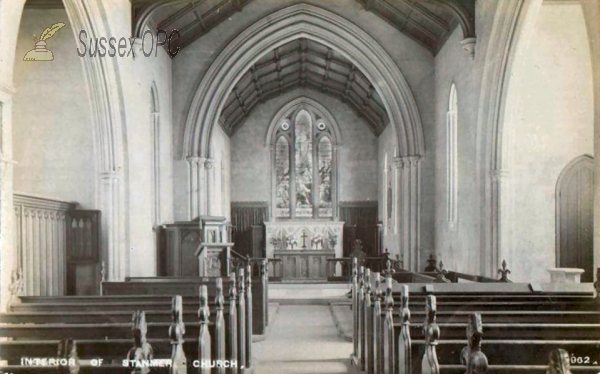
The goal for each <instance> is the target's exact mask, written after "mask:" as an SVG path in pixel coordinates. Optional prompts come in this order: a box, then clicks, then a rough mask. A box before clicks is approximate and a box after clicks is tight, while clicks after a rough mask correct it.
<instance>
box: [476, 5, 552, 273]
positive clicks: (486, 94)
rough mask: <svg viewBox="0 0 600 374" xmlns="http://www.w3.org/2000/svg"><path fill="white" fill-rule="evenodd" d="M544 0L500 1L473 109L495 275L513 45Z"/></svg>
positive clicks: (487, 245)
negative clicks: (505, 126) (504, 119)
mask: <svg viewBox="0 0 600 374" xmlns="http://www.w3.org/2000/svg"><path fill="white" fill-rule="evenodd" d="M541 4H542V0H532V1H524V0H507V1H502V2H498V5H497V8H496V12H495V17H494V22H493V25H492V31H491V34H490V39H489V42H488V46H487V51H486V55H485V57H484V58H485V63H484V70H483V76H482V84H481V92H480V95H479V112H478V114H477V158H476V164H477V166H476V168H477V169H476V170H477V173H478V185H479V188H480V195H479V198H480V203H479V206H480V207H481V208H480V209H481V211H480V212H481V214H480V215H481V217H483V219H482V220H480V223H481V226H480V228H479V233H480V243H481V253H477V254H475V253H473V254H474V255H478V256H479V258H474V259H473V261H474V262H477V263H478V264H479V271H480V274H482V275H487V276H495V275H496V272H497V270H498V267H499V266H500V262H501V261H502V258H501V257H502V254H501V253H500V237H501V235H500V230H501V227H500V209H501V202H500V191H501V182H502V179H504V178H505V177H506V175H507V171H506V170H504V169H503V168H502V142H503V140H502V135H503V126H502V123H503V115H504V105H505V102H506V100H505V99H506V92H507V88H508V85H509V83H510V70H511V68H512V65H513V60H514V56H515V54H516V52H517V47H518V46H519V45H523V44H524V43H522V42H523V41H525V40H527V39H528V37H529V35H530V34H531V32H532V31H533V26H534V25H535V20H536V18H537V15H538V13H539V9H540V7H541Z"/></svg>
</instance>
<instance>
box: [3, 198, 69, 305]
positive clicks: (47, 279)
mask: <svg viewBox="0 0 600 374" xmlns="http://www.w3.org/2000/svg"><path fill="white" fill-rule="evenodd" d="M73 207H74V204H73V203H68V202H63V201H58V200H51V199H45V198H40V197H33V196H26V195H21V194H15V195H14V208H15V225H16V227H15V233H16V235H17V238H16V241H15V242H16V243H17V251H18V257H19V264H18V266H19V267H20V268H22V269H23V278H24V280H23V281H24V288H23V294H25V295H41V296H54V295H64V294H65V291H66V289H65V284H66V279H65V278H66V277H65V275H66V271H65V270H66V269H65V265H66V256H67V240H66V233H67V225H68V215H67V212H68V211H69V209H71V208H73Z"/></svg>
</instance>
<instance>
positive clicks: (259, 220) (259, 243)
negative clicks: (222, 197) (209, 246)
mask: <svg viewBox="0 0 600 374" xmlns="http://www.w3.org/2000/svg"><path fill="white" fill-rule="evenodd" d="M268 214H269V205H268V204H267V202H263V201H259V202H232V203H231V225H232V226H233V234H232V235H233V240H232V241H233V243H235V245H234V247H233V249H234V250H235V251H236V252H238V253H240V254H243V255H249V256H251V257H264V253H263V251H264V248H265V239H264V238H265V234H264V222H265V221H267V220H268V219H269V216H268Z"/></svg>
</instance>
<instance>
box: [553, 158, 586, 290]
mask: <svg viewBox="0 0 600 374" xmlns="http://www.w3.org/2000/svg"><path fill="white" fill-rule="evenodd" d="M593 198H594V159H593V158H592V157H590V156H587V155H584V156H580V157H577V158H576V159H574V160H573V161H571V162H570V163H569V164H568V165H567V166H566V167H565V168H564V169H563V171H562V172H561V174H560V176H559V177H558V182H557V184H556V265H557V266H558V267H564V268H580V269H583V270H585V272H584V273H583V274H582V275H581V281H582V282H592V281H593V263H594V258H593V245H594V241H593V226H594V219H593V217H594V215H593V214H594V212H593V207H594V201H593Z"/></svg>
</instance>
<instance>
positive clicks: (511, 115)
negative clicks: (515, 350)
mask: <svg viewBox="0 0 600 374" xmlns="http://www.w3.org/2000/svg"><path fill="white" fill-rule="evenodd" d="M522 51H523V52H522V53H521V54H517V55H516V56H515V63H514V65H513V70H512V76H511V81H510V86H509V89H508V92H507V104H506V112H505V116H504V118H505V121H504V123H503V126H504V127H503V144H502V146H503V148H502V150H503V155H502V156H503V169H504V170H505V178H504V180H503V189H502V192H503V194H502V198H503V199H504V201H503V203H502V208H503V210H502V217H501V225H502V226H501V227H502V230H503V231H502V238H501V251H502V254H503V256H504V257H506V258H507V261H509V264H510V265H511V270H512V276H513V278H514V280H516V281H527V280H531V281H536V282H543V281H549V280H550V277H549V274H548V273H547V272H546V269H548V268H550V267H554V266H555V265H556V264H555V234H556V228H555V219H556V213H555V212H556V196H555V195H556V192H555V191H556V183H557V180H558V176H559V175H560V173H561V171H562V170H563V168H564V167H565V166H566V165H567V164H568V163H569V162H570V161H571V160H573V159H574V158H576V157H578V156H581V155H583V154H589V155H593V154H594V140H593V135H594V101H593V80H592V65H591V62H592V61H591V55H590V47H589V42H588V37H587V31H586V27H585V21H584V17H583V11H582V9H581V6H580V5H579V4H578V3H575V4H573V5H568V4H552V3H549V4H547V5H546V4H544V5H542V7H541V10H540V12H539V15H538V19H537V22H536V24H535V28H534V30H533V35H532V38H531V40H530V42H529V44H528V45H527V47H526V48H523V49H522Z"/></svg>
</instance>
